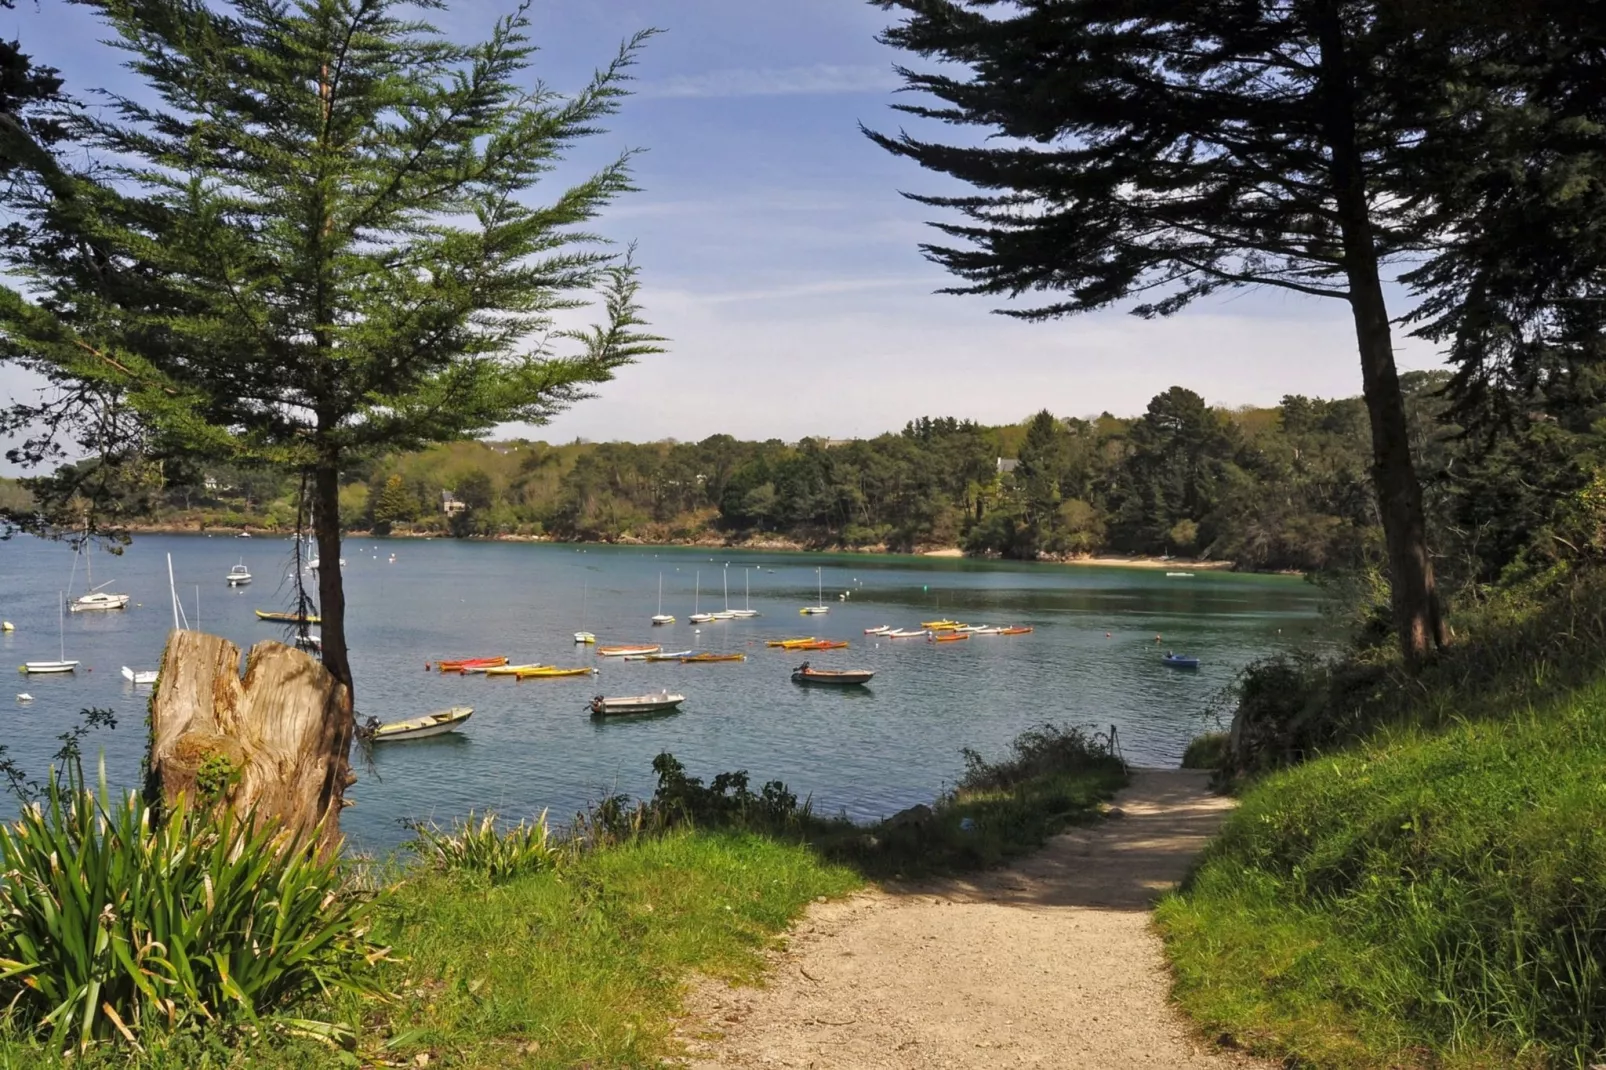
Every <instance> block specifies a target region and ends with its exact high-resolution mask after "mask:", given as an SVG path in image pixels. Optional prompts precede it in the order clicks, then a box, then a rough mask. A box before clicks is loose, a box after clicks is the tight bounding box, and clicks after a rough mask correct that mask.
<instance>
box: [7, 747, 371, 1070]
mask: <svg viewBox="0 0 1606 1070" xmlns="http://www.w3.org/2000/svg"><path fill="white" fill-rule="evenodd" d="M67 768H68V773H67V774H66V776H65V778H63V777H62V776H59V775H56V774H54V773H53V774H52V775H51V776H50V778H49V780H48V783H47V784H46V788H45V795H44V798H43V799H42V800H41V801H38V802H35V803H31V804H29V805H27V806H25V807H24V808H23V811H22V815H21V816H20V817H19V818H18V820H17V821H16V822H15V823H14V824H11V825H8V826H0V871H3V872H4V873H5V880H4V882H3V883H0V1004H3V1005H4V1006H6V1007H8V1008H9V1016H10V1017H11V1019H12V1021H13V1023H14V1024H16V1025H20V1026H22V1027H23V1028H29V1029H32V1030H34V1031H36V1032H40V1033H48V1035H49V1036H50V1038H51V1042H52V1043H53V1044H54V1045H56V1046H69V1045H73V1046H79V1047H84V1046H87V1045H89V1044H91V1043H92V1042H95V1041H100V1040H113V1039H116V1038H119V1037H120V1038H121V1039H122V1040H124V1041H127V1042H129V1043H138V1038H139V1037H140V1036H141V1035H143V1034H146V1033H153V1032H161V1031H165V1030H174V1029H182V1028H186V1027H190V1026H192V1025H196V1024H199V1023H200V1022H203V1021H206V1022H218V1021H225V1022H227V1021H234V1020H243V1021H247V1022H255V1021H258V1020H260V1019H262V1018H263V1017H264V1016H269V1015H279V1014H280V1013H281V1012H283V1011H285V1010H286V1009H287V1008H290V1007H291V1006H294V1005H296V1004H297V1003H299V1002H300V1001H302V1000H304V999H306V998H308V997H311V996H314V995H318V994H323V993H328V992H330V991H332V990H336V989H343V990H348V991H356V992H372V991H375V988H374V984H373V980H372V974H371V970H370V967H372V966H373V965H374V964H375V963H376V962H378V961H380V960H381V959H383V958H385V957H386V952H385V949H383V948H381V947H378V946H376V945H375V944H373V943H372V942H371V941H370V940H369V939H368V938H367V933H366V925H367V915H368V911H369V901H368V900H366V899H364V898H361V897H358V896H356V895H353V894H350V892H349V889H348V888H347V886H346V885H345V883H344V882H343V880H342V877H341V875H340V871H339V869H338V867H337V864H336V862H334V861H332V860H322V859H320V858H318V857H317V856H316V854H315V853H314V852H313V851H311V850H310V849H308V848H307V846H306V845H305V844H303V843H301V842H298V841H296V840H293V839H289V838H287V837H285V836H283V835H282V834H280V833H277V832H275V831H274V830H273V829H271V828H267V827H263V828H258V827H257V824H256V821H255V820H254V817H255V815H254V814H243V815H235V814H229V813H224V814H222V815H221V816H215V817H214V816H212V815H210V814H209V813H206V812H204V811H201V810H192V809H190V808H189V807H188V806H187V805H186V803H185V802H184V800H182V799H181V800H180V801H179V802H178V804H177V805H175V806H173V807H172V808H171V809H169V810H168V812H167V813H166V815H165V817H164V820H163V821H161V822H160V823H158V822H157V821H156V820H155V819H154V815H153V813H152V811H151V809H150V808H149V807H148V806H147V805H146V804H145V803H144V801H143V800H141V799H140V798H139V797H138V796H137V795H133V794H130V795H129V796H128V797H127V798H126V799H125V800H123V801H122V802H121V803H117V804H111V805H109V804H108V802H107V800H109V799H110V798H111V795H110V792H109V790H108V788H107V786H106V775H105V769H104V767H102V769H101V774H100V786H99V791H98V792H97V791H94V790H91V789H89V788H88V787H87V786H86V785H85V783H84V777H83V774H82V771H81V769H80V767H79V766H78V765H77V763H69V765H68V767H67ZM293 1021H295V1022H298V1023H299V1024H300V1026H301V1027H302V1028H305V1029H311V1030H315V1031H319V1032H322V1033H324V1034H330V1033H338V1032H340V1027H339V1026H338V1025H336V1024H333V1023H328V1022H313V1021H308V1020H305V1019H293Z"/></svg>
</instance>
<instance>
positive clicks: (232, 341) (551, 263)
mask: <svg viewBox="0 0 1606 1070" xmlns="http://www.w3.org/2000/svg"><path fill="white" fill-rule="evenodd" d="M85 3H86V4H87V5H88V6H90V7H93V8H94V9H96V10H97V11H98V12H99V14H100V16H101V18H102V19H103V20H104V22H105V23H106V25H107V26H108V28H109V29H110V30H111V31H112V33H113V34H114V37H115V44H116V46H117V47H118V48H120V49H121V50H122V51H123V53H124V56H125V59H126V60H127V62H128V63H129V65H130V67H131V69H132V70H133V71H134V72H135V73H136V74H137V75H138V76H139V77H140V78H141V80H142V81H143V82H144V83H145V88H146V90H147V91H148V93H147V94H146V95H142V96H141V97H139V98H138V99H135V98H132V97H113V98H112V103H113V107H112V108H111V109H110V112H109V113H108V115H107V117H105V118H99V119H93V118H85V119H84V120H83V121H82V124H81V126H80V128H79V132H80V134H81V137H82V140H83V141H84V142H85V144H86V145H87V146H88V147H89V148H90V150H91V151H92V152H93V153H94V154H96V155H97V157H98V159H99V161H100V162H99V169H100V170H99V174H97V175H96V176H88V175H76V176H69V178H70V180H71V181H70V186H69V187H68V188H66V189H55V188H50V189H45V188H40V189H37V190H35V191H34V193H33V197H32V199H31V200H30V201H28V202H27V203H25V204H23V205H22V210H23V211H24V212H27V213H31V218H30V222H32V223H33V224H34V225H35V226H36V227H37V228H38V230H39V232H40V233H41V234H43V235H44V240H39V241H35V242H32V243H30V244H28V245H26V246H24V247H21V248H17V247H13V248H9V249H6V250H4V251H0V266H4V268H5V269H7V270H8V271H10V272H12V273H13V274H14V275H15V276H17V277H18V278H20V279H21V280H22V285H21V286H20V287H19V288H18V289H15V290H12V289H7V290H3V291H0V339H3V342H4V346H5V348H4V350H3V353H4V357H5V358H6V359H9V360H12V361H14V362H16V363H18V364H20V365H21V366H23V367H25V368H29V369H31V370H34V371H37V372H39V373H41V374H42V375H44V376H45V377H46V378H47V379H48V380H49V381H51V382H52V383H55V384H59V385H60V386H61V387H62V391H61V392H60V393H59V395H58V398H59V400H58V401H57V402H55V403H54V404H55V406H56V408H55V410H54V411H47V412H45V413H44V414H43V415H44V416H45V417H46V418H47V419H55V420H57V421H59V425H60V426H62V427H73V426H83V425H86V424H87V425H94V426H95V427H97V428H100V429H102V430H101V431H100V432H99V433H98V435H97V436H96V437H95V438H94V439H93V443H94V444H95V445H97V446H100V447H103V448H104V449H106V450H108V451H121V452H122V453H124V454H125V455H126V454H135V455H138V456H140V457H142V458H144V459H147V460H149V459H164V458H194V457H204V458H207V459H208V460H211V461H224V462H226V463H231V464H236V465H241V466H258V467H270V468H278V469H283V470H290V471H293V472H296V473H299V475H300V478H301V480H302V487H303V497H304V500H305V501H306V502H307V503H308V504H310V512H311V517H312V528H313V530H314V532H315V534H316V537H317V540H318V549H319V555H320V557H321V558H322V560H323V568H322V569H321V571H320V573H319V580H318V603H319V606H318V608H319V612H320V614H321V616H322V618H323V658H324V662H325V664H326V666H327V667H328V668H329V670H330V671H331V672H332V673H333V674H334V675H335V676H336V678H337V679H339V680H340V681H341V682H342V683H343V684H345V685H346V688H347V693H348V695H350V694H351V693H352V690H351V689H352V685H353V681H352V677H351V669H350V664H349V659H348V655H347V649H346V642H345V629H344V595H343V588H342V581H341V574H340V569H339V559H340V553H339V541H340V519H339V490H340V477H341V472H342V470H343V469H344V468H346V467H348V466H350V465H351V464H353V463H355V462H357V461H359V460H361V459H362V458H364V457H369V456H373V455H374V454H376V453H379V452H381V451H386V450H395V449H412V448H418V447H420V446H423V445H425V444H428V443H432V442H443V441H450V440H454V439H460V438H464V437H470V436H474V435H476V434H480V433H483V432H484V431H486V430H488V429H489V428H491V427H493V426H494V425H496V424H497V423H500V422H503V421H510V420H520V421H527V422H534V423H540V422H543V421H544V420H545V419H546V418H548V417H549V416H550V415H552V414H553V413H555V412H556V411H559V410H561V409H562V408H564V407H565V406H567V405H569V404H571V403H573V402H575V401H578V400H580V399H582V398H584V397H586V396H587V395H588V391H589V389H590V388H591V387H592V386H593V385H594V384H597V383H600V382H604V381H606V380H608V379H609V378H611V377H612V375H613V373H614V371H615V370H617V369H618V368H619V367H621V366H623V365H625V364H628V363H630V362H631V361H633V360H635V359H637V358H638V357H641V356H643V355H645V354H648V353H652V352H656V351H657V347H656V343H657V342H658V341H659V340H658V339H656V338H654V337H653V336H651V335H648V334H646V333H645V332H644V331H643V329H642V328H643V324H642V321H641V318H640V314H639V309H638V306H637V304H636V291H637V281H636V274H635V270H634V268H633V266H632V265H631V263H630V260H629V259H628V258H627V257H626V258H620V257H618V256H616V255H614V254H613V253H612V252H611V251H610V250H608V249H607V248H605V247H603V246H602V244H601V243H600V241H599V239H597V238H596V237H595V236H594V235H591V234H589V233H587V232H586V231H585V230H584V229H583V228H584V227H585V225H586V224H587V222H588V221H589V220H591V219H593V218H594V217H595V216H596V215H597V214H598V213H599V212H600V211H602V210H603V209H604V208H605V207H606V206H607V205H608V204H609V203H610V202H611V201H613V200H614V199H615V198H616V197H618V196H620V195H621V194H624V193H626V192H628V191H629V190H630V189H631V182H630V170H629V163H630V157H629V154H628V153H626V154H624V155H622V156H620V157H618V158H616V159H615V160H614V161H613V162H611V163H609V164H607V165H605V166H603V167H602V168H601V169H600V170H598V171H597V172H595V173H594V174H592V175H591V176H590V177H588V178H585V179H584V180H582V181H581V182H579V183H578V184H576V185H574V186H571V187H569V188H567V189H563V190H561V191H559V192H558V193H557V194H556V195H555V196H553V197H551V198H550V200H548V201H547V203H544V204H540V205H536V204H533V203H531V202H530V200H529V199H528V198H529V195H530V191H531V190H532V188H534V187H535V186H537V184H538V183H539V182H540V181H541V180H542V179H543V178H545V177H547V176H548V175H549V173H550V172H551V171H552V169H553V168H554V166H555V164H556V162H557V161H558V160H559V159H561V157H562V156H563V154H564V152H565V150H567V149H568V148H570V147H571V146H572V145H573V144H574V143H575V142H577V141H579V140H581V139H584V138H586V137H588V136H591V135H593V134H595V133H596V132H597V131H598V124H599V123H600V122H601V121H602V120H603V119H605V118H606V117H607V116H608V115H610V114H611V113H613V112H614V111H615V110H616V109H617V107H618V106H619V104H620V102H621V99H622V98H623V96H624V95H625V83H626V82H627V80H628V72H629V68H630V66H631V64H632V62H633V61H634V59H635V57H636V55H637V53H638V52H639V50H640V48H641V47H642V46H643V44H644V42H645V40H646V38H647V36H649V34H646V33H644V34H641V35H638V36H637V37H635V38H634V39H632V40H631V41H629V42H627V43H626V44H625V45H624V46H623V47H622V48H621V50H620V51H619V53H618V55H617V56H616V57H615V58H614V59H613V61H612V62H611V63H610V64H608V65H607V66H605V67H604V68H602V69H601V70H600V71H599V72H598V73H597V74H596V75H595V77H594V79H593V80H592V82H591V83H590V84H589V85H587V86H586V87H584V88H583V89H582V90H581V91H580V92H578V93H576V94H573V95H571V96H563V95H560V94H558V93H556V92H554V91H553V90H551V89H548V88H546V87H544V86H542V85H541V84H540V83H538V82H536V83H533V84H532V82H531V81H530V79H529V76H528V70H529V67H530V64H531V59H532V56H533V53H534V46H533V45H532V44H531V43H530V41H529V39H528V37H527V31H528V28H529V22H528V19H527V18H526V16H525V14H524V12H523V9H522V8H521V9H520V10H519V11H518V12H517V13H515V14H514V15H511V16H508V17H506V18H503V19H501V20H499V21H498V23H497V24H496V26H495V28H494V30H493V31H492V33H491V35H490V36H489V38H488V39H487V40H485V41H484V42H482V43H479V44H472V45H458V44H453V43H450V42H448V41H446V40H445V39H444V38H443V37H442V36H441V35H440V34H439V33H438V32H437V31H436V30H435V29H434V28H433V27H431V26H430V25H429V24H427V23H425V22H422V21H418V20H416V19H415V18H414V11H413V9H411V8H410V7H409V8H407V9H405V10H404V5H402V4H400V3H398V2H396V0H308V2H307V3H304V4H296V5H264V4H255V3H246V2H243V0H242V2H237V3H232V4H229V5H222V6H220V5H201V4H193V3H188V2H185V0H152V2H150V3H141V4H132V5H131V4H123V3H118V2H114V0H85ZM68 201H71V202H72V203H71V206H70V207H71V210H64V209H63V205H64V204H66V203H67V202H68ZM588 297H600V300H601V307H602V315H601V321H600V322H599V323H598V324H597V325H596V326H593V327H591V328H588V329H583V330H577V329H567V330H560V329H558V326H557V325H556V324H555V323H554V319H553V317H554V314H555V313H559V312H563V311H566V310H572V309H575V308H577V307H580V306H581V305H582V304H583V303H584V302H585V300H586V299H587V298H588ZM47 408H48V406H47ZM32 415H33V416H34V417H36V418H37V417H38V416H39V415H40V414H39V413H37V412H36V413H33V414H32ZM107 427H110V428H111V429H112V431H111V433H107V432H106V431H105V430H104V429H105V428H107ZM386 507H387V508H392V507H393V503H391V504H387V506H386ZM345 738H346V737H345V736H344V735H342V736H341V745H342V746H343V745H344V739H345Z"/></svg>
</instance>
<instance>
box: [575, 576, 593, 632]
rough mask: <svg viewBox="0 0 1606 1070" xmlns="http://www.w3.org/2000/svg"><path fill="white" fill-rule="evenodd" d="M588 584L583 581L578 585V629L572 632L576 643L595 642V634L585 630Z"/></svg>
mask: <svg viewBox="0 0 1606 1070" xmlns="http://www.w3.org/2000/svg"><path fill="white" fill-rule="evenodd" d="M590 586H591V585H590V583H589V582H587V583H583V584H581V586H580V630H579V631H577V632H575V633H574V641H575V642H577V643H595V642H596V641H597V637H596V636H594V635H592V634H591V633H590V632H588V631H586V630H585V628H586V594H587V592H588V591H589V590H590Z"/></svg>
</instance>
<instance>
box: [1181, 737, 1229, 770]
mask: <svg viewBox="0 0 1606 1070" xmlns="http://www.w3.org/2000/svg"><path fill="white" fill-rule="evenodd" d="M1229 739H1230V737H1229V736H1228V735H1227V733H1225V732H1206V733H1205V734H1204V735H1202V736H1196V737H1194V739H1193V741H1192V742H1190V743H1189V744H1188V749H1187V750H1185V751H1183V753H1182V768H1184V769H1221V768H1223V767H1224V766H1225V765H1226V764H1227V758H1228V755H1229V754H1230V750H1229V748H1228V745H1227V744H1228V740H1229Z"/></svg>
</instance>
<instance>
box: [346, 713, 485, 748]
mask: <svg viewBox="0 0 1606 1070" xmlns="http://www.w3.org/2000/svg"><path fill="white" fill-rule="evenodd" d="M473 713H474V709H473V707H471V706H453V707H452V708H451V709H449V710H436V711H435V712H434V713H426V714H424V716H422V717H412V718H409V719H408V720H405V721H392V722H390V723H389V724H380V723H379V722H378V720H377V719H375V718H369V719H368V724H367V725H366V726H364V727H363V729H362V735H363V736H364V738H366V739H369V740H372V741H373V742H375V743H383V742H387V741H393V740H398V739H428V738H429V737H430V736H443V735H445V734H446V733H447V732H451V731H454V730H456V728H457V726H458V725H460V724H462V723H463V722H464V721H466V720H468V719H469V717H470V716H471V715H473Z"/></svg>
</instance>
